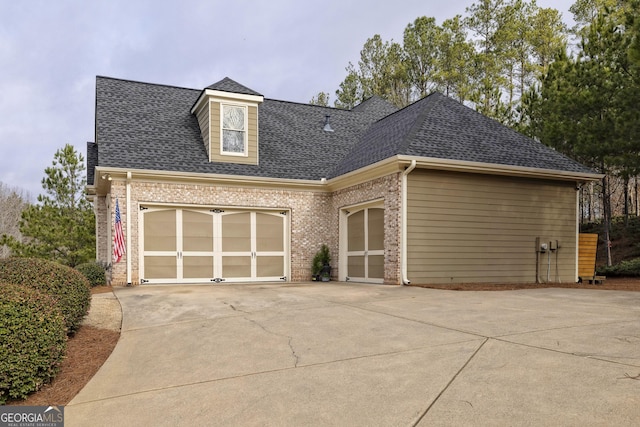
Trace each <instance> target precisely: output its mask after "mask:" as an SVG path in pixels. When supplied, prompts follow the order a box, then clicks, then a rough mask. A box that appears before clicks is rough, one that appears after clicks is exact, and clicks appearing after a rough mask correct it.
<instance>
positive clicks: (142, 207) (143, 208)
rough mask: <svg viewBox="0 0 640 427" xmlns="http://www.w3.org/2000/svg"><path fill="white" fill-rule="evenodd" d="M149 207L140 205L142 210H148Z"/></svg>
mask: <svg viewBox="0 0 640 427" xmlns="http://www.w3.org/2000/svg"><path fill="white" fill-rule="evenodd" d="M147 209H149V208H147V207H145V206H140V210H141V211H146V210H147Z"/></svg>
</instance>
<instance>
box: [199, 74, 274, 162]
mask: <svg viewBox="0 0 640 427" xmlns="http://www.w3.org/2000/svg"><path fill="white" fill-rule="evenodd" d="M263 100H264V97H263V96H262V95H260V94H259V93H258V92H256V91H254V90H251V89H249V88H247V87H245V86H242V85H241V84H239V83H237V82H235V81H233V80H231V79H230V78H228V77H225V78H224V79H222V80H220V81H219V82H217V83H214V84H212V85H211V86H209V87H207V88H205V89H204V90H203V91H202V93H201V94H200V97H199V98H198V100H197V101H196V102H195V104H194V105H193V107H192V108H191V113H192V114H195V115H196V117H197V118H198V124H199V126H200V133H201V134H202V140H203V142H204V146H205V149H206V150H207V155H208V156H209V161H210V162H227V163H243V164H250V165H257V164H258V106H259V105H260V104H261V103H262V101H263Z"/></svg>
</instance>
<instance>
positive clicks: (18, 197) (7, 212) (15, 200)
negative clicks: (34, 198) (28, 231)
mask: <svg viewBox="0 0 640 427" xmlns="http://www.w3.org/2000/svg"><path fill="white" fill-rule="evenodd" d="M30 198H31V197H30V196H29V195H28V194H27V193H26V192H24V191H22V190H20V189H17V188H11V187H9V186H7V185H5V184H4V183H2V182H0V234H6V235H8V236H12V237H14V238H15V239H16V240H18V241H22V234H21V233H20V227H19V224H20V216H21V215H22V211H24V210H25V209H26V207H27V206H28V205H29V199H30ZM10 254H11V250H10V249H9V247H8V246H6V245H2V246H0V258H6V257H8V256H9V255H10Z"/></svg>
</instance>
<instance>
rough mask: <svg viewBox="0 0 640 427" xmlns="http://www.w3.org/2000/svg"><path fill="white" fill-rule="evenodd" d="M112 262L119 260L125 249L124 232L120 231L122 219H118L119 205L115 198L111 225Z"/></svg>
mask: <svg viewBox="0 0 640 427" xmlns="http://www.w3.org/2000/svg"><path fill="white" fill-rule="evenodd" d="M113 229H114V234H113V262H114V263H117V262H120V260H121V259H122V255H124V254H125V253H126V252H127V250H126V248H125V245H124V233H123V232H122V221H121V220H120V206H119V205H118V199H116V223H115V224H114V226H113Z"/></svg>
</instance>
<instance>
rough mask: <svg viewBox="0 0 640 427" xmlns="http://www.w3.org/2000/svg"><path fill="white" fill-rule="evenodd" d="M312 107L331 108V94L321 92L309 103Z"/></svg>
mask: <svg viewBox="0 0 640 427" xmlns="http://www.w3.org/2000/svg"><path fill="white" fill-rule="evenodd" d="M309 104H311V105H320V106H322V107H328V106H329V92H319V93H318V94H317V95H316V96H314V97H313V98H311V101H309Z"/></svg>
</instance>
